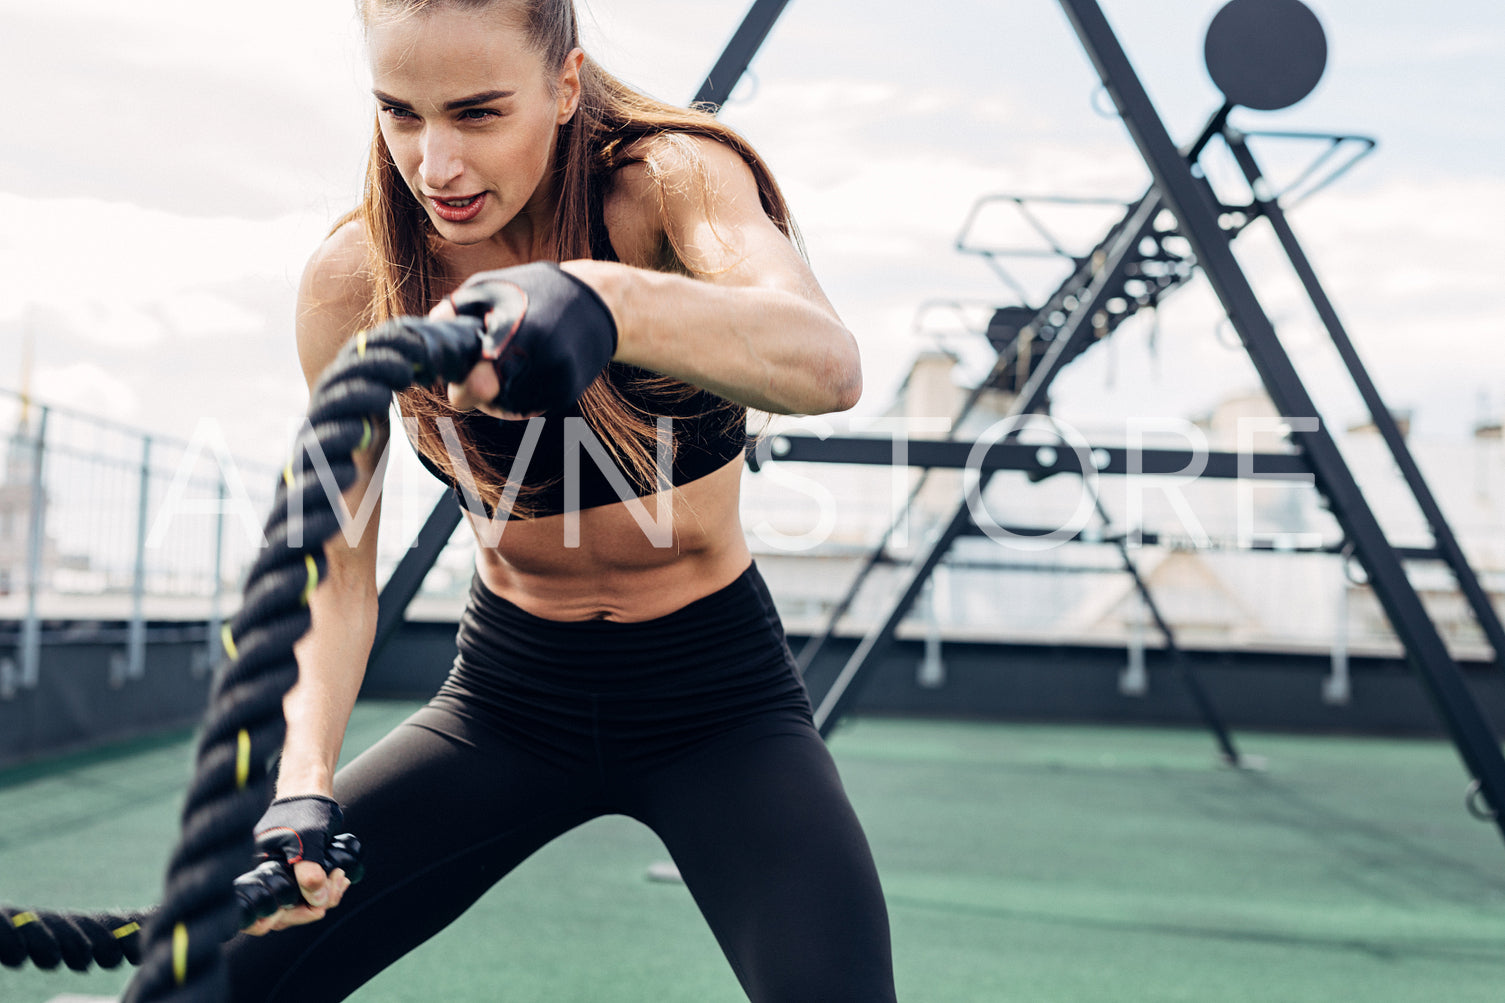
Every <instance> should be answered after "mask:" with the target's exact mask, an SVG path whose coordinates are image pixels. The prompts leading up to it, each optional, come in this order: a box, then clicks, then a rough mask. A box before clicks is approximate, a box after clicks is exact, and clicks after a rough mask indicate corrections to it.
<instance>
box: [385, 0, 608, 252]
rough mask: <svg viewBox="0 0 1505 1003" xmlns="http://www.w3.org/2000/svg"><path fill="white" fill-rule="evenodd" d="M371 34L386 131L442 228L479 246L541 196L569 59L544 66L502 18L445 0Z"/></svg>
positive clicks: (572, 94)
mask: <svg viewBox="0 0 1505 1003" xmlns="http://www.w3.org/2000/svg"><path fill="white" fill-rule="evenodd" d="M367 40H368V42H369V45H370V52H371V77H372V83H373V90H374V92H375V94H376V100H377V107H378V109H379V110H378V115H379V120H380V123H381V133H382V136H383V138H384V139H385V140H386V142H387V148H388V149H389V150H391V151H392V158H393V160H394V161H395V162H396V164H397V170H398V171H399V172H400V173H401V174H402V177H403V180H404V181H406V182H407V184H408V187H409V188H410V189H412V192H413V194H414V196H415V197H417V199H418V202H419V204H420V205H422V206H423V208H424V211H425V212H427V213H428V216H429V219H430V220H431V221H432V222H433V225H434V227H435V229H436V230H437V231H438V232H439V234H440V235H441V236H443V237H444V238H445V239H447V240H449V241H452V242H454V243H456V244H475V243H478V242H480V241H482V240H485V239H487V238H489V237H491V236H493V235H495V234H496V233H497V232H499V231H500V230H501V229H502V228H503V227H504V226H506V225H507V224H508V223H510V222H511V221H512V220H513V219H515V218H516V217H517V216H518V214H519V213H521V212H523V211H524V210H525V209H530V208H542V207H543V206H544V205H545V204H546V203H547V201H548V199H549V197H550V195H551V194H552V193H551V192H550V190H549V187H548V185H547V183H546V179H547V177H548V174H549V168H550V165H551V164H552V162H553V153H554V139H555V135H556V132H557V130H558V127H559V126H560V125H561V124H563V123H564V122H567V121H569V119H570V116H571V115H573V114H574V111H575V105H576V102H577V100H578V97H579V72H578V67H579V62H578V57H577V56H572V57H571V58H570V59H566V60H565V65H564V67H563V68H560V67H554V68H546V67H545V66H544V64H543V58H542V56H541V55H540V54H539V53H538V52H536V51H534V50H533V49H532V48H530V47H529V46H528V44H527V41H526V38H525V36H524V35H523V33H522V31H521V29H519V28H516V27H513V26H512V25H511V24H509V23H508V21H507V19H506V18H504V17H501V16H499V15H498V14H497V13H495V12H487V11H475V12H467V11H460V10H455V9H453V8H449V7H440V8H438V9H436V10H433V11H431V12H429V13H425V14H420V15H416V16H411V17H405V18H401V19H399V20H396V21H393V22H391V23H387V24H377V25H373V26H372V27H371V28H370V29H369V30H368V32H367ZM551 69H552V72H551Z"/></svg>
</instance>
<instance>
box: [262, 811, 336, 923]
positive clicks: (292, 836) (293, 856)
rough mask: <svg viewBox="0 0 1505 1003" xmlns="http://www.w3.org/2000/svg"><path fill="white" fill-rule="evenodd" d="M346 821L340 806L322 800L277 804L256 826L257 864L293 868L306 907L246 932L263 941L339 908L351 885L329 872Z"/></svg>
mask: <svg viewBox="0 0 1505 1003" xmlns="http://www.w3.org/2000/svg"><path fill="white" fill-rule="evenodd" d="M342 821H343V813H342V812H341V811H340V806H339V805H338V804H337V803H336V802H335V801H334V800H333V799H331V798H327V797H324V796H322V795H304V796H300V797H288V798H278V799H277V800H276V801H273V802H272V804H271V806H270V807H269V808H268V809H267V811H266V814H264V815H262V817H261V821H259V822H258V823H256V861H257V863H258V865H259V864H262V863H264V862H265V861H268V860H273V861H277V862H279V863H281V864H284V865H291V867H292V870H293V876H294V877H295V878H296V879H297V882H298V889H299V891H300V892H301V893H302V896H303V901H302V902H301V903H298V904H296V905H293V906H285V907H283V908H281V909H278V910H277V911H276V912H274V913H272V914H271V915H270V916H264V917H262V918H261V919H258V920H256V921H255V922H254V923H252V924H251V925H250V926H248V927H246V928H245V930H244V932H245V933H248V934H251V935H252V936H253V937H259V936H261V935H263V934H265V933H268V932H270V931H273V930H283V929H286V928H288V927H292V926H303V925H305V924H307V923H313V922H316V921H318V920H321V919H323V918H324V916H325V914H326V913H327V912H328V911H329V910H330V909H333V908H334V907H335V906H337V905H339V904H340V900H341V899H343V898H344V896H345V892H346V890H348V889H349V888H350V879H349V877H348V876H347V875H346V874H345V872H344V870H342V869H340V868H335V869H333V870H327V868H328V866H329V861H328V858H327V856H326V853H327V850H328V849H329V845H330V842H331V840H332V839H333V836H334V832H335V830H337V829H338V828H339V827H340V825H341V823H342Z"/></svg>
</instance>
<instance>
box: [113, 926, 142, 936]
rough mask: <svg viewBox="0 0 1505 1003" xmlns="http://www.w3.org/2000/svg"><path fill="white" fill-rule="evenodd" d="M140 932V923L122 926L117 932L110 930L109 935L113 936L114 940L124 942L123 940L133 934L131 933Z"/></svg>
mask: <svg viewBox="0 0 1505 1003" xmlns="http://www.w3.org/2000/svg"><path fill="white" fill-rule="evenodd" d="M140 932H141V924H140V923H127V924H126V925H125V926H122V927H121V928H120V929H118V930H111V931H110V933H111V934H113V935H114V937H115V939H116V940H124V939H125V938H127V937H129V936H130V935H131V934H133V933H140Z"/></svg>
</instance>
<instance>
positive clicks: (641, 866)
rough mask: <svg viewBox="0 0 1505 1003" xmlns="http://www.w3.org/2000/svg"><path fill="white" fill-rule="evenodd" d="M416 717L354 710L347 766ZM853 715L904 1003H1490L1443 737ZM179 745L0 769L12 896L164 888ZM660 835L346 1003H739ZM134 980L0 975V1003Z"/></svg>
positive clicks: (1470, 849)
mask: <svg viewBox="0 0 1505 1003" xmlns="http://www.w3.org/2000/svg"><path fill="white" fill-rule="evenodd" d="M411 709H412V705H411V704H407V703H363V704H362V705H361V706H359V707H358V708H357V710H356V715H355V718H354V721H353V722H352V726H351V733H350V737H349V740H348V741H347V744H346V748H347V753H349V752H353V751H358V750H359V749H360V748H362V747H364V746H365V745H366V744H368V743H369V742H370V741H373V740H374V739H375V738H376V737H378V736H379V735H380V734H382V733H383V732H385V731H386V730H387V729H388V728H390V727H391V726H392V725H393V724H395V723H396V722H397V721H399V720H401V719H402V718H403V717H404V716H406V714H407V713H409V712H410V711H411ZM1238 739H1239V741H1240V744H1241V747H1242V748H1243V749H1244V750H1245V751H1247V752H1251V753H1256V754H1259V755H1261V756H1264V757H1268V760H1269V767H1268V769H1267V770H1266V771H1264V772H1258V773H1251V772H1243V771H1236V770H1231V769H1228V768H1226V767H1223V766H1220V765H1218V763H1217V761H1216V757H1215V754H1214V752H1215V749H1214V745H1213V742H1212V740H1211V739H1210V738H1209V737H1208V736H1207V735H1205V734H1202V733H1200V732H1196V731H1167V730H1153V729H1129V728H1111V729H1110V728H1092V727H1070V726H1041V725H1006V724H987V723H974V722H968V723H959V722H951V721H913V720H887V719H872V718H868V719H862V720H858V721H855V722H853V723H851V724H850V725H849V726H847V727H845V728H844V729H843V730H841V731H840V732H839V733H838V734H837V736H836V737H835V739H834V740H833V742H832V748H833V751H834V752H835V754H836V758H837V761H838V763H839V764H840V766H841V769H842V774H843V777H844V778H845V781H846V784H847V788H848V791H849V793H850V794H851V796H852V800H853V802H854V803H855V804H856V806H857V810H858V813H859V814H860V815H861V816H862V818H863V821H864V824H865V826H866V827H867V831H868V836H869V839H870V841H871V843H872V845H873V851H874V854H875V856H876V858H877V861H878V866H879V871H880V873H881V875H882V877H883V882H884V887H885V889H886V892H887V895H888V901H889V908H890V916H891V920H892V924H893V932H894V954H895V965H896V970H897V977H898V981H899V990H900V998H901V999H903V1000H906V1001H936V1003H950V1001H962V1000H967V1001H973V1000H975V1001H1026V1003H1057V1001H1059V1003H1088V1001H1092V1003H1097V1001H1102V1003H1107V1001H1112V1003H1123V1001H1139V1000H1145V1001H1181V1000H1185V1001H1226V1003H1242V1001H1248V1003H1255V1001H1258V1003H1268V1001H1278V1003H1302V1001H1322V1003H1331V1001H1334V1000H1348V999H1358V1000H1361V1001H1363V1003H1387V1001H1395V1003H1401V1001H1406V1003H1412V1001H1416V1000H1429V999H1433V998H1436V999H1439V1000H1441V999H1445V1000H1448V1001H1449V1003H1467V1001H1475V1000H1477V1001H1485V1000H1488V1001H1490V1003H1496V1001H1498V1000H1499V999H1501V998H1502V993H1505V988H1502V987H1505V842H1502V841H1501V839H1500V836H1499V833H1498V830H1496V829H1495V828H1494V827H1493V826H1491V825H1487V824H1484V823H1480V822H1477V821H1475V820H1473V819H1472V818H1470V817H1469V816H1468V815H1467V814H1466V813H1465V811H1464V810H1463V791H1464V787H1465V783H1466V778H1465V776H1464V774H1463V771H1462V769H1461V767H1460V766H1459V764H1458V760H1457V756H1456V754H1455V753H1454V751H1453V749H1452V748H1451V746H1449V745H1447V744H1446V743H1440V742H1430V741H1413V740H1408V741H1387V740H1379V739H1354V738H1332V737H1296V736H1285V735H1240V736H1238ZM189 757H190V746H189V738H188V736H187V735H183V734H180V735H176V736H171V737H170V738H168V739H163V740H157V741H148V742H136V743H132V744H129V745H125V746H119V747H115V748H112V749H109V750H104V751H101V752H96V753H91V754H88V755H82V756H73V757H68V758H66V759H61V760H57V761H53V762H49V763H46V764H40V765H32V766H28V767H23V768H20V769H14V770H11V771H8V772H0V820H3V825H0V901H4V902H6V903H8V904H12V905H25V906H44V907H49V908H89V907H102V906H110V905H120V904H130V905H137V904H143V903H146V902H149V901H150V900H152V899H153V898H154V897H155V896H156V895H157V894H158V889H159V885H160V881H161V871H162V866H163V861H164V860H165V857H166V854H167V852H168V850H169V848H170V846H171V844H172V842H173V840H174V839H175V831H174V829H175V825H176V818H177V805H178V802H179V799H180V798H181V796H182V788H183V784H184V782H185V781H186V778H187V774H188V766H189ZM664 858H665V854H664V851H663V848H662V846H661V845H660V844H659V842H658V840H657V838H656V837H654V836H653V834H652V833H651V832H649V831H647V830H646V829H644V828H643V827H642V826H640V825H638V824H637V823H635V822H632V821H629V820H627V819H624V818H620V817H613V818H605V819H599V820H597V821H595V822H592V823H590V824H588V825H586V826H583V827H581V828H580V829H577V830H575V831H574V832H572V833H569V834H568V835H566V836H565V837H563V838H562V839H560V840H558V841H557V842H555V843H554V844H552V845H550V846H548V847H546V848H545V849H544V850H543V851H541V852H540V853H538V854H537V855H536V856H534V857H533V858H532V859H530V860H529V861H527V862H526V863H525V864H524V865H523V866H522V867H521V868H520V869H519V870H518V871H517V872H516V873H514V874H513V875H511V876H510V877H509V878H508V879H507V880H505V881H504V882H502V884H501V885H500V886H498V887H497V888H496V889H494V890H493V891H492V892H491V893H490V894H488V895H487V896H486V897H485V898H483V899H482V900H481V902H480V903H479V904H478V905H477V906H476V907H475V908H474V909H472V910H471V912H469V913H468V914H466V916H465V917H463V918H462V919H461V920H460V921H459V922H458V923H456V924H455V925H453V926H452V927H451V928H450V929H449V930H447V931H445V932H444V933H443V934H442V935H440V936H439V937H438V938H436V939H435V940H434V941H432V942H430V943H429V944H428V945H426V946H425V947H424V948H423V949H421V950H419V951H417V952H414V953H413V954H412V955H410V956H409V957H407V958H405V959H403V960H401V961H400V962H398V963H397V964H396V965H394V966H393V967H392V968H390V969H389V970H388V971H386V972H385V973H383V975H382V976H380V977H379V978H378V979H377V980H375V981H374V982H372V983H371V984H370V985H369V986H367V987H366V988H365V989H364V990H362V991H361V992H360V993H359V994H357V995H356V996H355V997H353V999H355V1000H357V1001H359V1003H387V1001H391V1003H397V1001H402V1003H409V1001H414V1000H418V1001H425V1003H441V1001H443V1003H448V1001H468V1000H485V1001H549V1003H554V1001H594V1000H623V1001H638V1000H641V1001H645V1003H646V1001H654V1003H658V1001H665V1003H669V1001H685V1003H691V1001H693V1003H716V1001H736V1000H740V999H743V996H742V994H741V992H740V990H739V989H738V987H737V983H736V980H735V979H734V978H733V977H732V975H731V972H730V970H729V968H728V967H727V965H726V963H725V962H724V960H723V959H722V958H721V955H720V952H719V950H718V948H717V946H716V943H715V941H714V940H713V939H712V937H711V935H710V933H709V931H707V930H706V928H705V926H704V924H703V923H702V922H701V920H700V917H699V914H698V913H697V912H696V910H695V907H694V904H693V903H692V902H691V901H690V897H689V894H688V893H687V892H686V890H685V889H684V888H683V887H681V886H678V885H670V884H661V883H655V882H652V881H649V880H647V878H646V871H647V868H648V865H649V864H650V863H652V862H654V861H656V860H661V859H664ZM125 980H126V975H125V973H123V972H100V973H94V974H91V975H88V976H79V975H75V974H73V973H70V972H54V973H45V972H37V971H34V970H22V971H12V970H7V971H0V1001H3V1003H45V1001H50V1000H53V999H54V998H56V997H58V996H62V995H64V994H79V995H84V996H88V995H96V996H112V995H115V994H117V993H118V992H119V991H120V989H121V988H122V987H123V986H124V984H125Z"/></svg>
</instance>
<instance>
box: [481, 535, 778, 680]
mask: <svg viewBox="0 0 1505 1003" xmlns="http://www.w3.org/2000/svg"><path fill="white" fill-rule="evenodd" d="M458 643H459V652H460V657H459V660H458V661H457V665H456V668H457V670H460V671H462V672H463V671H466V670H472V671H479V672H484V673H487V674H502V675H507V676H523V677H526V678H527V679H528V680H529V681H530V682H531V683H533V684H535V685H544V686H550V687H553V686H563V687H564V688H566V689H570V690H585V691H590V692H597V693H610V692H626V691H638V692H641V691H643V690H644V689H652V688H656V687H658V686H663V687H672V688H677V687H680V686H682V685H683V684H684V683H685V682H686V681H687V679H686V673H687V670H694V673H693V674H695V675H699V674H701V673H703V672H704V670H705V668H706V667H707V666H739V667H741V668H743V669H747V668H753V667H772V666H776V665H782V664H784V663H785V662H786V661H787V660H788V659H789V649H788V646H787V644H786V642H785V639H784V630H783V627H782V625H781V624H780V623H779V619H778V612H777V610H776V609H775V608H774V605H773V600H772V597H770V596H769V594H768V588H767V586H766V585H765V584H764V582H763V577H762V575H760V574H759V573H758V569H757V565H756V564H750V565H748V567H747V570H745V571H743V572H742V574H741V575H739V576H738V577H737V578H736V579H734V580H733V581H732V582H731V583H730V584H729V585H726V586H725V587H723V588H721V589H718V590H716V591H715V592H712V593H710V594H709V595H706V596H703V597H701V598H699V599H696V600H694V601H693V602H690V603H688V604H686V605H685V606H682V607H680V608H679V609H677V610H675V611H674V612H672V613H668V614H666V615H664V616H661V617H656V618H654V619H651V620H639V621H631V622H621V621H613V620H580V621H560V620H549V619H545V618H543V617H539V616H535V615H534V614H532V613H529V612H527V611H526V610H524V609H522V608H521V607H519V606H517V605H516V604H515V603H512V602H509V601H508V600H506V599H503V598H502V597H501V596H498V595H496V594H495V593H493V592H491V591H490V590H489V589H487V588H486V586H485V585H483V584H482V583H481V580H480V576H479V575H478V576H476V578H475V579H474V580H473V581H472V583H471V590H470V601H469V603H468V604H467V606H466V609H465V613H464V615H463V616H462V618H461V620H460V632H459V637H458Z"/></svg>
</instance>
